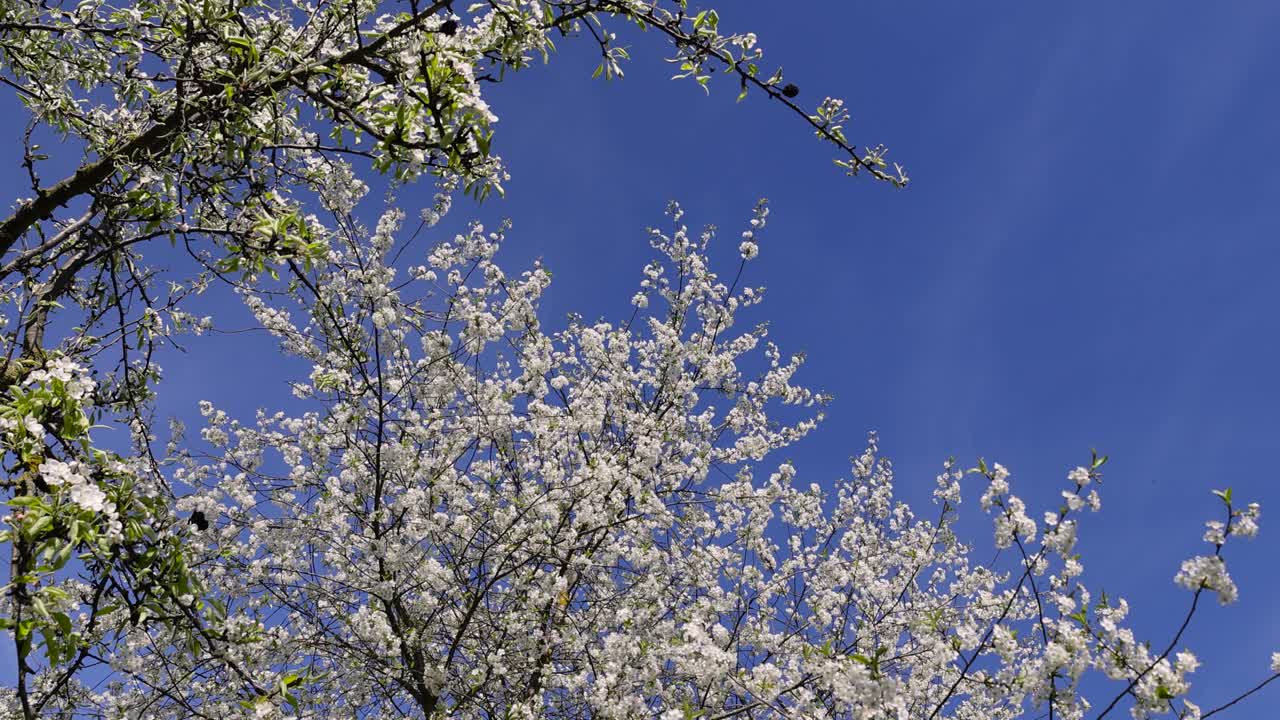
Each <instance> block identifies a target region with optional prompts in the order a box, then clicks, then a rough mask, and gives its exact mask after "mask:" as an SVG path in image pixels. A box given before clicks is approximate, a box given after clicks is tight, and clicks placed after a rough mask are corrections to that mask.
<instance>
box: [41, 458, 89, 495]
mask: <svg viewBox="0 0 1280 720" xmlns="http://www.w3.org/2000/svg"><path fill="white" fill-rule="evenodd" d="M38 470H39V472H40V477H41V478H43V479H44V482H45V484H46V485H48V486H49V487H51V488H53V487H62V486H63V485H72V486H75V485H79V484H82V483H84V482H86V481H87V480H86V478H85V477H84V476H82V475H80V474H79V473H77V472H76V470H75V468H73V467H72V466H71V465H70V464H68V463H65V462H62V461H61V460H54V459H53V458H50V459H48V460H45V461H44V462H42V463H40V467H39V468H38Z"/></svg>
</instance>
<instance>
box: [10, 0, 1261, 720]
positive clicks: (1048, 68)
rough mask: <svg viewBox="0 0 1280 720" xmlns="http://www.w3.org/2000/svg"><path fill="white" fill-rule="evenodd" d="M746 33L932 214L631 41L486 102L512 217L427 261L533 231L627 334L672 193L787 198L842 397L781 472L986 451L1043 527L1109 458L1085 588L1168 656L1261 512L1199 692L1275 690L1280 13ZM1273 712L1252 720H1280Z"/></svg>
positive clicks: (905, 22)
mask: <svg viewBox="0 0 1280 720" xmlns="http://www.w3.org/2000/svg"><path fill="white" fill-rule="evenodd" d="M721 10H722V27H725V28H730V29H749V30H753V31H755V32H757V33H758V34H759V35H760V38H761V42H762V44H763V46H764V47H765V49H766V53H767V55H766V59H767V60H771V61H772V63H782V64H783V65H784V66H785V67H786V69H787V77H788V79H789V80H790V81H793V82H795V83H796V84H797V85H798V86H799V88H800V91H801V94H800V96H799V98H798V99H799V100H802V101H805V102H806V103H808V104H809V105H810V106H812V105H813V104H816V102H817V101H819V100H821V98H822V97H823V96H824V95H832V96H837V97H844V98H846V99H847V100H848V101H849V106H850V108H851V109H852V111H853V116H854V117H853V121H852V122H851V123H850V124H849V125H848V126H847V132H848V134H849V136H850V137H851V139H853V140H854V141H855V142H858V143H868V142H869V143H885V144H887V145H888V146H889V147H890V148H891V154H890V157H891V158H894V159H897V160H898V161H900V162H902V163H903V164H904V165H906V166H907V168H908V170H909V171H910V173H911V175H912V177H913V184H912V186H911V188H910V189H908V190H906V191H895V190H893V189H891V188H889V187H888V186H881V185H878V184H874V183H871V182H869V181H867V180H861V179H857V180H855V179H847V178H843V177H842V176H841V175H840V174H839V172H838V171H837V169H836V168H834V167H833V166H832V165H831V162H830V160H831V157H832V153H830V152H829V151H828V149H827V148H825V147H823V146H822V145H820V144H819V143H818V142H817V141H816V140H814V139H813V138H812V137H811V134H810V133H809V132H807V131H806V128H805V127H804V126H802V125H801V124H800V123H799V122H798V119H797V118H794V117H793V116H790V115H789V114H787V113H784V112H782V109H781V108H779V107H771V106H770V105H769V104H768V103H766V102H764V101H762V100H760V99H758V98H752V99H749V100H748V101H746V102H743V103H741V104H735V103H734V97H735V95H736V86H735V85H734V84H733V83H732V82H731V81H730V78H727V77H726V78H717V80H720V81H721V82H718V83H715V82H713V84H712V93H711V96H710V97H709V98H708V97H704V95H703V93H702V92H701V90H699V89H698V88H697V87H696V86H694V85H693V84H692V83H689V82H671V81H669V80H667V79H666V78H667V77H669V76H670V75H671V74H672V72H673V71H672V68H671V66H668V65H666V64H664V63H662V62H661V61H660V60H659V59H658V56H657V55H656V54H655V53H660V52H661V51H662V47H661V44H660V42H659V39H658V38H656V37H652V36H634V35H627V34H624V35H623V36H622V38H621V39H622V40H624V41H626V42H630V43H631V44H633V46H634V50H635V52H634V54H635V55H636V57H637V59H636V60H635V61H634V62H632V63H631V64H630V65H628V66H627V67H626V70H627V77H626V79H625V80H622V81H620V82H613V83H605V82H603V81H594V82H593V81H591V80H589V76H590V74H591V71H592V70H593V68H594V60H593V57H592V55H591V48H590V47H589V44H588V43H581V42H577V43H575V42H564V43H562V44H561V47H562V52H561V55H560V56H559V57H557V58H556V59H555V61H554V62H553V63H552V64H551V65H550V66H547V67H538V68H534V69H532V70H529V71H527V72H522V73H519V74H516V75H515V76H513V77H511V78H510V82H508V83H504V84H502V85H500V86H495V87H493V88H492V89H491V94H490V96H489V100H490V104H491V105H492V106H493V107H494V109H495V110H496V111H497V113H498V114H499V115H500V116H501V118H502V119H501V121H500V123H499V126H498V129H499V133H498V135H497V138H496V151H497V152H499V153H500V154H502V155H503V156H504V157H505V158H506V160H507V161H508V163H509V165H510V168H511V171H512V175H513V178H512V181H511V182H510V183H509V184H508V186H507V197H506V198H505V199H502V200H497V201H490V202H488V203H486V204H485V205H484V206H483V207H481V208H479V209H476V208H474V207H472V206H470V205H468V204H467V203H459V204H458V205H457V206H456V207H455V211H454V213H453V215H451V216H450V218H449V219H448V220H447V221H446V223H444V224H443V226H442V227H441V228H440V229H439V232H438V233H437V236H436V239H441V238H443V237H444V236H445V234H446V233H448V232H450V231H451V230H452V229H454V228H457V227H460V226H461V225H462V224H463V222H464V221H465V220H467V219H469V218H472V217H481V218H484V219H485V220H486V221H487V222H494V221H496V220H497V219H499V218H502V217H510V218H511V219H512V220H513V222H514V227H513V230H512V231H511V233H510V234H509V242H508V244H507V246H506V249H505V250H504V251H503V258H504V263H505V265H507V266H508V268H509V269H512V270H514V269H518V268H521V267H523V266H526V265H527V264H528V263H529V262H531V261H532V259H533V258H536V257H541V258H543V260H544V261H545V262H546V264H547V265H548V266H550V268H551V269H552V270H553V271H554V273H555V281H554V284H553V287H552V289H551V291H550V294H549V297H548V299H547V303H546V305H545V306H544V307H545V310H546V312H547V316H548V317H549V318H555V317H558V316H562V315H563V314H564V313H566V312H569V311H574V310H576V311H580V312H583V313H584V314H586V315H588V316H595V315H601V314H603V315H612V316H617V315H619V314H620V313H622V312H623V311H624V309H625V307H626V302H627V300H628V298H629V297H630V294H631V288H632V287H633V286H634V284H635V282H636V280H637V278H638V276H639V270H640V267H641V266H642V264H643V263H644V262H645V260H646V259H647V258H648V246H647V243H646V238H645V235H644V232H643V229H644V228H645V227H646V226H649V225H653V224H659V223H662V222H663V220H664V218H663V216H662V210H663V207H664V205H665V203H666V202H667V201H668V200H670V199H676V200H679V201H680V202H681V203H682V204H683V205H684V206H685V208H686V210H687V216H686V217H687V219H688V221H689V222H690V223H691V224H693V225H699V224H702V223H715V224H717V225H720V226H721V227H722V229H723V231H724V232H723V236H724V240H725V248H726V252H730V251H731V250H732V246H733V245H735V244H736V243H735V242H731V240H732V238H734V237H736V234H737V230H738V229H739V228H740V227H741V226H742V225H743V224H744V223H745V222H746V220H747V219H748V217H749V211H750V208H751V206H752V204H753V203H754V201H755V199H756V198H758V197H760V196H766V197H769V198H770V199H771V201H772V203H771V205H772V209H773V212H772V215H771V216H770V225H769V228H768V230H767V232H766V233H765V234H764V235H763V241H762V255H761V259H760V260H759V261H757V263H756V264H755V266H754V268H753V270H752V272H753V275H752V278H751V279H752V280H753V281H754V282H756V283H759V284H764V285H767V286H768V288H769V296H768V301H767V303H766V305H765V306H764V309H763V311H762V315H763V316H764V317H767V318H768V319H770V320H771V321H772V336H773V339H775V340H776V341H778V342H779V343H780V344H781V345H782V347H783V348H784V349H785V350H789V351H797V350H803V351H805V352H806V353H807V354H808V357H809V364H808V365H807V367H806V370H805V372H804V374H803V378H804V379H805V380H807V381H808V382H809V384H811V385H812V386H816V387H819V388H822V389H824V390H826V391H828V392H831V393H833V394H834V395H835V396H836V402H835V404H834V405H833V407H832V408H831V409H830V412H829V419H828V420H827V422H826V423H825V424H824V426H823V427H822V428H821V429H820V431H819V432H818V433H817V434H816V435H814V436H811V437H810V438H809V439H807V440H806V441H804V442H803V443H802V444H801V445H800V446H798V447H796V448H794V449H793V451H792V452H790V453H789V456H790V457H791V458H793V459H794V460H795V462H796V464H797V466H798V467H799V469H800V472H801V478H802V479H805V480H807V481H816V482H823V481H827V480H829V479H831V478H834V477H836V476H839V475H843V474H845V473H846V472H847V462H846V458H847V457H848V456H849V455H850V454H852V453H855V452H857V451H859V450H860V449H861V447H862V443H863V440H864V437H865V434H866V432H867V431H868V430H871V429H876V430H878V431H879V432H880V435H881V439H882V448H883V449H884V451H885V452H886V453H887V454H889V455H890V456H891V457H893V458H894V460H895V465H896V467H897V470H898V477H899V483H900V485H901V487H902V488H903V492H904V494H905V495H906V496H908V497H911V498H924V497H926V496H927V493H928V491H929V489H930V488H931V486H932V478H933V476H934V475H935V474H936V472H937V470H938V468H939V467H940V465H941V463H942V461H943V460H944V459H945V458H947V457H948V456H953V455H954V456H956V457H958V458H960V459H962V460H964V461H966V462H967V461H970V460H972V459H973V458H976V457H977V456H979V455H982V456H985V457H986V458H987V459H988V460H997V461H999V462H1002V463H1004V464H1005V465H1007V466H1008V467H1010V468H1011V469H1012V471H1013V473H1014V475H1013V480H1014V483H1015V489H1020V490H1022V491H1024V492H1025V493H1026V494H1027V495H1028V496H1029V497H1030V498H1031V499H1032V500H1033V505H1035V503H1034V500H1035V499H1037V498H1038V499H1040V500H1041V503H1040V505H1039V507H1040V508H1041V509H1043V508H1046V507H1049V505H1048V503H1049V502H1051V498H1052V497H1053V496H1056V494H1057V493H1058V491H1059V490H1060V489H1062V488H1063V487H1064V486H1065V483H1066V480H1065V474H1066V471H1067V470H1068V469H1069V468H1070V467H1072V466H1074V465H1076V464H1080V463H1082V462H1084V461H1085V460H1087V458H1088V453H1089V449H1090V448H1091V447H1097V448H1098V449H1099V450H1100V451H1102V452H1105V453H1109V454H1110V455H1111V462H1110V463H1109V464H1108V465H1107V467H1106V470H1107V473H1106V480H1105V484H1104V486H1103V488H1102V490H1103V504H1104V506H1103V512H1102V513H1101V514H1100V515H1098V516H1094V517H1091V518H1089V519H1088V520H1087V521H1086V523H1085V525H1084V527H1083V529H1082V535H1083V544H1082V551H1083V553H1084V563H1085V566H1086V578H1090V583H1091V585H1092V586H1093V587H1095V588H1096V587H1102V588H1105V589H1106V590H1107V592H1108V593H1109V594H1111V595H1116V594H1120V595H1124V596H1126V597H1128V598H1129V599H1130V601H1131V603H1133V605H1134V606H1135V617H1134V624H1135V625H1136V627H1137V629H1138V630H1139V632H1140V635H1142V636H1145V637H1148V638H1150V639H1151V640H1152V641H1153V643H1154V644H1156V645H1159V646H1163V644H1164V643H1166V642H1167V641H1168V638H1169V637H1170V634H1171V632H1172V630H1173V629H1174V628H1175V627H1176V625H1177V622H1178V621H1179V620H1180V619H1181V615H1182V613H1184V612H1185V608H1186V604H1187V603H1188V602H1189V600H1190V595H1189V593H1186V592H1183V591H1179V590H1176V589H1174V587H1173V585H1172V578H1173V575H1174V573H1175V572H1176V570H1177V566H1178V563H1179V562H1180V561H1181V560H1182V559H1183V558H1185V557H1188V556H1190V555H1191V554H1194V553H1200V552H1202V551H1203V549H1204V548H1207V547H1208V546H1207V545H1204V544H1203V543H1202V542H1200V539H1199V538H1200V534H1201V529H1202V524H1201V523H1202V522H1203V521H1204V520H1206V519H1209V518H1210V517H1215V514H1216V513H1217V511H1218V507H1219V506H1218V504H1217V501H1216V500H1215V499H1214V498H1213V497H1211V496H1210V494H1209V490H1210V488H1214V487H1226V486H1231V487H1233V488H1235V493H1236V496H1237V497H1239V498H1245V499H1249V500H1257V501H1259V502H1261V503H1262V504H1263V531H1262V535H1261V536H1260V537H1259V539H1258V540H1256V541H1255V542H1254V543H1252V544H1250V545H1243V544H1242V545H1239V546H1237V547H1234V548H1231V549H1230V551H1229V554H1228V561H1229V563H1230V564H1231V567H1232V568H1233V574H1234V576H1235V577H1236V580H1237V582H1238V583H1239V584H1240V586H1241V600H1240V601H1239V603H1238V604H1236V605H1234V606H1231V607H1228V608H1225V609H1223V608H1218V607H1216V606H1213V607H1207V608H1206V611H1205V612H1203V613H1202V614H1201V615H1200V619H1199V621H1198V623H1197V624H1196V625H1194V626H1193V628H1192V630H1191V631H1190V633H1189V634H1188V636H1187V638H1186V644H1188V645H1189V646H1191V647H1192V648H1193V649H1195V650H1197V651H1198V653H1199V654H1200V656H1201V658H1202V659H1203V660H1204V661H1205V663H1206V664H1205V667H1204V668H1202V670H1201V671H1200V672H1199V673H1197V680H1196V684H1195V689H1194V690H1193V693H1192V699H1194V700H1196V701H1197V702H1200V703H1201V704H1202V705H1204V706H1206V707H1211V706H1214V705H1217V704H1218V703H1219V702H1220V701H1222V700H1225V699H1226V698H1227V697H1228V694H1229V693H1230V691H1231V690H1233V689H1236V688H1240V687H1243V686H1245V685H1251V684H1252V683H1253V682H1254V681H1255V680H1257V679H1261V678H1262V677H1263V676H1264V675H1265V673H1266V665H1267V660H1268V657H1269V655H1270V653H1271V652H1273V651H1277V650H1280V603H1276V602H1274V601H1273V598H1275V597H1276V596H1277V593H1280V579H1277V577H1276V575H1275V573H1274V568H1275V563H1274V557H1275V554H1276V551H1277V550H1280V527H1277V526H1275V525H1274V524H1272V522H1270V520H1271V519H1273V518H1276V517H1280V489H1277V486H1276V482H1275V479H1274V477H1273V476H1274V473H1275V470H1274V467H1275V465H1276V461H1277V460H1278V459H1280V453H1277V449H1278V448H1280V413H1278V412H1277V410H1276V406H1277V401H1278V400H1280V373H1278V372H1277V369H1278V368H1280V332H1278V331H1280V327H1278V326H1280V319H1278V317H1277V313H1276V307H1277V302H1276V298H1275V289H1276V288H1277V287H1280V286H1278V285H1277V283H1276V282H1275V281H1274V280H1273V277H1274V275H1275V273H1276V268H1277V267H1280V245H1277V243H1276V242H1275V241H1274V239H1275V238H1276V237H1277V232H1278V231H1280V202H1277V200H1276V198H1277V195H1278V192H1280V172H1278V171H1277V170H1276V168H1277V167H1280V140H1278V139H1277V137H1276V134H1275V133H1276V130H1275V129H1276V128H1277V127H1278V123H1277V119H1278V118H1277V115H1278V114H1280V94H1278V93H1277V92H1276V91H1275V88H1276V87H1280V43H1276V42H1274V38H1275V37H1278V36H1280V4H1278V3H1275V2H1273V1H1270V0H1233V2H1230V3H1191V2H1154V1H1153V0H1148V1H1134V2H1125V3H1117V2H1105V3H1104V2H1078V3H1052V4H1051V3H1013V2H1001V3H994V2H993V3H952V2H945V3H944V2H921V3H887V2H879V3H872V2H862V3H854V2H847V1H844V0H840V1H837V0H826V1H823V2H817V1H814V2H805V3H778V2H763V1H762V0H736V1H735V2H732V3H724V4H722V7H721ZM1268 40H1271V42H1268ZM766 65H769V66H771V63H766ZM5 122H6V123H10V122H12V120H10V121H5ZM8 127H9V129H10V130H11V133H10V135H9V137H11V138H15V140H16V138H17V135H16V132H17V127H18V126H15V125H8ZM16 147H17V145H16V144H13V143H12V142H11V143H10V144H9V146H8V147H5V148H4V150H5V152H6V153H12V152H13V151H14V149H15V148H16ZM5 157H11V155H9V154H6V155H5ZM11 167H15V168H16V165H12V164H11ZM20 182H21V178H20V177H17V176H16V175H15V176H14V177H13V178H12V179H10V180H7V181H5V187H6V188H7V189H8V190H9V195H10V196H12V195H14V194H16V193H19V192H20V189H19V188H20V186H19V185H18V183H20ZM418 192H420V193H421V196H420V197H418V196H417V195H416V193H418ZM430 195H431V192H430V190H429V188H427V187H425V186H424V187H421V188H420V189H417V190H415V189H412V188H411V189H409V190H406V191H402V192H401V201H402V204H404V205H406V206H407V207H409V208H413V207H415V206H416V205H426V204H427V203H428V202H429V201H430ZM370 205H371V206H376V198H373V199H372V201H371V203H370ZM218 342H219V343H222V345H221V346H219V347H213V346H212V345H206V346H204V349H203V350H201V351H200V352H194V353H192V354H190V355H188V356H185V357H181V358H174V359H171V360H169V361H168V362H166V363H165V366H166V368H168V370H169V379H168V385H169V387H167V388H166V390H165V391H166V393H167V394H166V395H165V396H164V397H165V403H166V407H167V409H168V410H169V411H170V412H173V413H180V414H181V413H190V412H191V408H192V407H193V406H194V403H195V401H196V400H198V399H201V398H207V397H213V396H214V395H216V396H217V397H216V398H213V399H220V400H225V401H226V402H227V403H230V404H233V405H241V406H242V407H243V408H244V409H246V410H248V409H251V408H252V407H253V406H254V405H256V403H257V402H258V400H259V398H260V396H259V395H258V394H257V393H256V392H255V393H254V394H252V395H251V394H250V393H249V392H247V391H246V390H244V388H245V386H244V385H239V384H238V381H239V380H240V379H241V376H242V373H243V368H244V367H245V366H244V364H243V362H242V361H241V362H233V361H236V360H241V359H242V357H243V353H246V352H250V350H249V347H250V346H249V345H236V343H238V342H241V341H239V340H228V339H227V338H219V339H218ZM243 342H246V343H247V342H249V341H243ZM278 390H279V395H280V396H281V397H283V396H285V395H286V394H287V391H286V390H285V389H284V388H283V386H281V387H280V388H278ZM162 409H163V408H162ZM972 489H973V490H974V491H975V492H974V493H972V494H970V495H969V497H970V498H971V499H976V494H977V491H978V487H977V485H976V484H974V485H973V486H972ZM969 510H971V511H972V510H976V504H971V505H970V506H969ZM972 527H974V529H975V530H978V531H980V532H982V533H984V534H985V533H987V526H985V525H976V524H975V525H974V526H972ZM0 664H2V663H0ZM1276 693H1280V690H1277V691H1273V693H1272V694H1271V695H1270V697H1262V698H1259V699H1255V700H1254V701H1252V703H1251V704H1249V705H1246V706H1243V707H1242V709H1241V710H1239V711H1238V712H1236V713H1235V714H1234V715H1227V717H1236V718H1253V717H1266V716H1267V715H1268V713H1267V712H1266V710H1265V708H1266V707H1267V706H1269V705H1271V704H1273V703H1276V702H1277V700H1276V698H1277V697H1280V695H1277V694H1276Z"/></svg>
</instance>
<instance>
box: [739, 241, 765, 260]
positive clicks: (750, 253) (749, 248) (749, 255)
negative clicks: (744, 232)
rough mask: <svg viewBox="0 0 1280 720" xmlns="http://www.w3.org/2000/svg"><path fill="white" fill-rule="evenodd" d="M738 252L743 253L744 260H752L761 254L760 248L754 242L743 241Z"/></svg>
mask: <svg viewBox="0 0 1280 720" xmlns="http://www.w3.org/2000/svg"><path fill="white" fill-rule="evenodd" d="M738 252H740V253H742V259H743V260H751V259H753V258H754V257H755V256H757V255H759V254H760V246H759V245H757V244H756V243H755V242H754V241H752V240H743V241H742V244H741V245H739V246H738Z"/></svg>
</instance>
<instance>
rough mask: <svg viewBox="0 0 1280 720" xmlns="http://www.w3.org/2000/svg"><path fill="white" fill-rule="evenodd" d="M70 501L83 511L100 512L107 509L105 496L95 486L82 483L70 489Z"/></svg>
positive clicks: (89, 483) (90, 483)
mask: <svg viewBox="0 0 1280 720" xmlns="http://www.w3.org/2000/svg"><path fill="white" fill-rule="evenodd" d="M71 501H72V502H74V503H75V504H77V505H79V506H80V507H82V508H84V509H85V510H92V511H94V512H102V511H103V510H105V509H106V508H107V494H106V493H104V492H102V489H101V488H99V487H98V486H97V485H96V484H94V483H92V482H83V483H79V484H77V485H73V486H72V487H71Z"/></svg>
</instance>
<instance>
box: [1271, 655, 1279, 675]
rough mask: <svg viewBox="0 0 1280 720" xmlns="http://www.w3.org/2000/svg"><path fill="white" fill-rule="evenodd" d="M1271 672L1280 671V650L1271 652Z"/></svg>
mask: <svg viewBox="0 0 1280 720" xmlns="http://www.w3.org/2000/svg"><path fill="white" fill-rule="evenodd" d="M1271 672H1273V673H1280V652H1274V653H1271Z"/></svg>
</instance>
